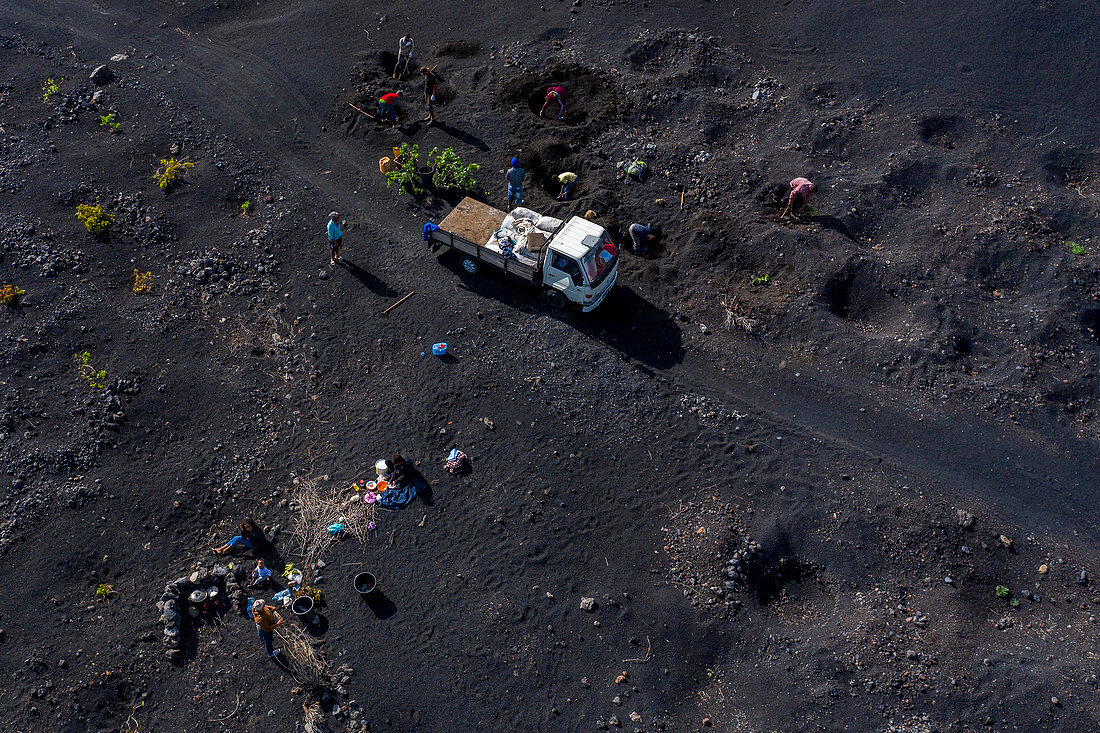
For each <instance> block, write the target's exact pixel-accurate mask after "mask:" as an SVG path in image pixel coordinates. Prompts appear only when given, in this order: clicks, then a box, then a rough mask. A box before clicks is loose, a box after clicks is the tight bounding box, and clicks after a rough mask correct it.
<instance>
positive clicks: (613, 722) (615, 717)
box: [607, 715, 622, 728]
mask: <svg viewBox="0 0 1100 733" xmlns="http://www.w3.org/2000/svg"><path fill="white" fill-rule="evenodd" d="M607 724H608V725H610V726H612V727H613V728H619V727H621V726H622V722H621V721H620V720H619V716H618V715H612V716H611V717H610V718H608V719H607Z"/></svg>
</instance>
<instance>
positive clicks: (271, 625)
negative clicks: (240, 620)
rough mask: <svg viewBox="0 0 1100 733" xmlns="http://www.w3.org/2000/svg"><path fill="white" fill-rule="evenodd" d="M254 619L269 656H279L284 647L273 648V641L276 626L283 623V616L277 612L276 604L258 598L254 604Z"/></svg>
mask: <svg viewBox="0 0 1100 733" xmlns="http://www.w3.org/2000/svg"><path fill="white" fill-rule="evenodd" d="M252 620H253V621H255V622H256V633H257V634H258V635H259V637H260V641H262V642H263V643H264V651H265V652H267V656H269V657H275V656H278V654H279V652H281V651H282V649H273V648H272V642H274V641H275V633H274V632H275V627H276V626H281V625H282V624H283V617H282V616H280V615H279V614H278V613H276V611H275V606H269V605H267V604H266V603H264V602H263V601H262V600H259V599H257V600H256V602H255V603H253V604H252Z"/></svg>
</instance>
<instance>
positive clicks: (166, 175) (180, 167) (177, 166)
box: [153, 158, 195, 191]
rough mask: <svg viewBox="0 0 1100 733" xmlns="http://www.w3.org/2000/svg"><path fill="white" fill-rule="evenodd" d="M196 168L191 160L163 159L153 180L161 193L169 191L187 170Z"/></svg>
mask: <svg viewBox="0 0 1100 733" xmlns="http://www.w3.org/2000/svg"><path fill="white" fill-rule="evenodd" d="M194 167H195V164H194V163H192V162H191V161H189V160H176V159H175V158H161V160H160V167H159V168H157V170H156V172H155V173H153V180H154V181H156V182H157V185H158V186H160V190H161V191H167V190H168V189H169V188H171V187H172V186H174V185H175V184H176V182H177V181H178V180H179V179H180V176H182V175H183V172H184V171H185V170H187V169H189V168H194Z"/></svg>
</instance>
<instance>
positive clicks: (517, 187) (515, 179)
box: [504, 158, 527, 208]
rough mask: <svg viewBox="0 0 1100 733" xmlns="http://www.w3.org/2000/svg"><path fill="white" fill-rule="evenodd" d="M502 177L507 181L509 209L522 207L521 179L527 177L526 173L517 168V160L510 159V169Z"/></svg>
mask: <svg viewBox="0 0 1100 733" xmlns="http://www.w3.org/2000/svg"><path fill="white" fill-rule="evenodd" d="M504 175H505V177H506V178H507V179H508V206H509V208H511V207H512V206H513V205H515V206H523V179H524V178H526V177H527V171H525V170H523V169H522V168H520V167H519V158H512V167H511V168H509V169H508V172H506V173H505V174H504Z"/></svg>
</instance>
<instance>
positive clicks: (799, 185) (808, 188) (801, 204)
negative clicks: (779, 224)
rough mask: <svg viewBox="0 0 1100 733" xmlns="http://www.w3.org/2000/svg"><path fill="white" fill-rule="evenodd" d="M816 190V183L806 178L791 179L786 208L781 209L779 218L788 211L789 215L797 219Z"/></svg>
mask: <svg viewBox="0 0 1100 733" xmlns="http://www.w3.org/2000/svg"><path fill="white" fill-rule="evenodd" d="M816 190H817V184H816V183H812V182H811V181H810V179H808V178H796V179H794V180H793V181H791V195H790V196H788V197H787V208H785V209H783V213H782V214H781V215H780V216H779V218H780V219H783V218H784V217H786V216H787V212H788V211H789V212H791V216H793V217H794V218H795V219H798V218H799V217H800V216H801V214H802V210H803V209H805V208H806V205H807V204H809V203H810V198H811V197H812V196H813V195H814V191H816Z"/></svg>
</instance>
